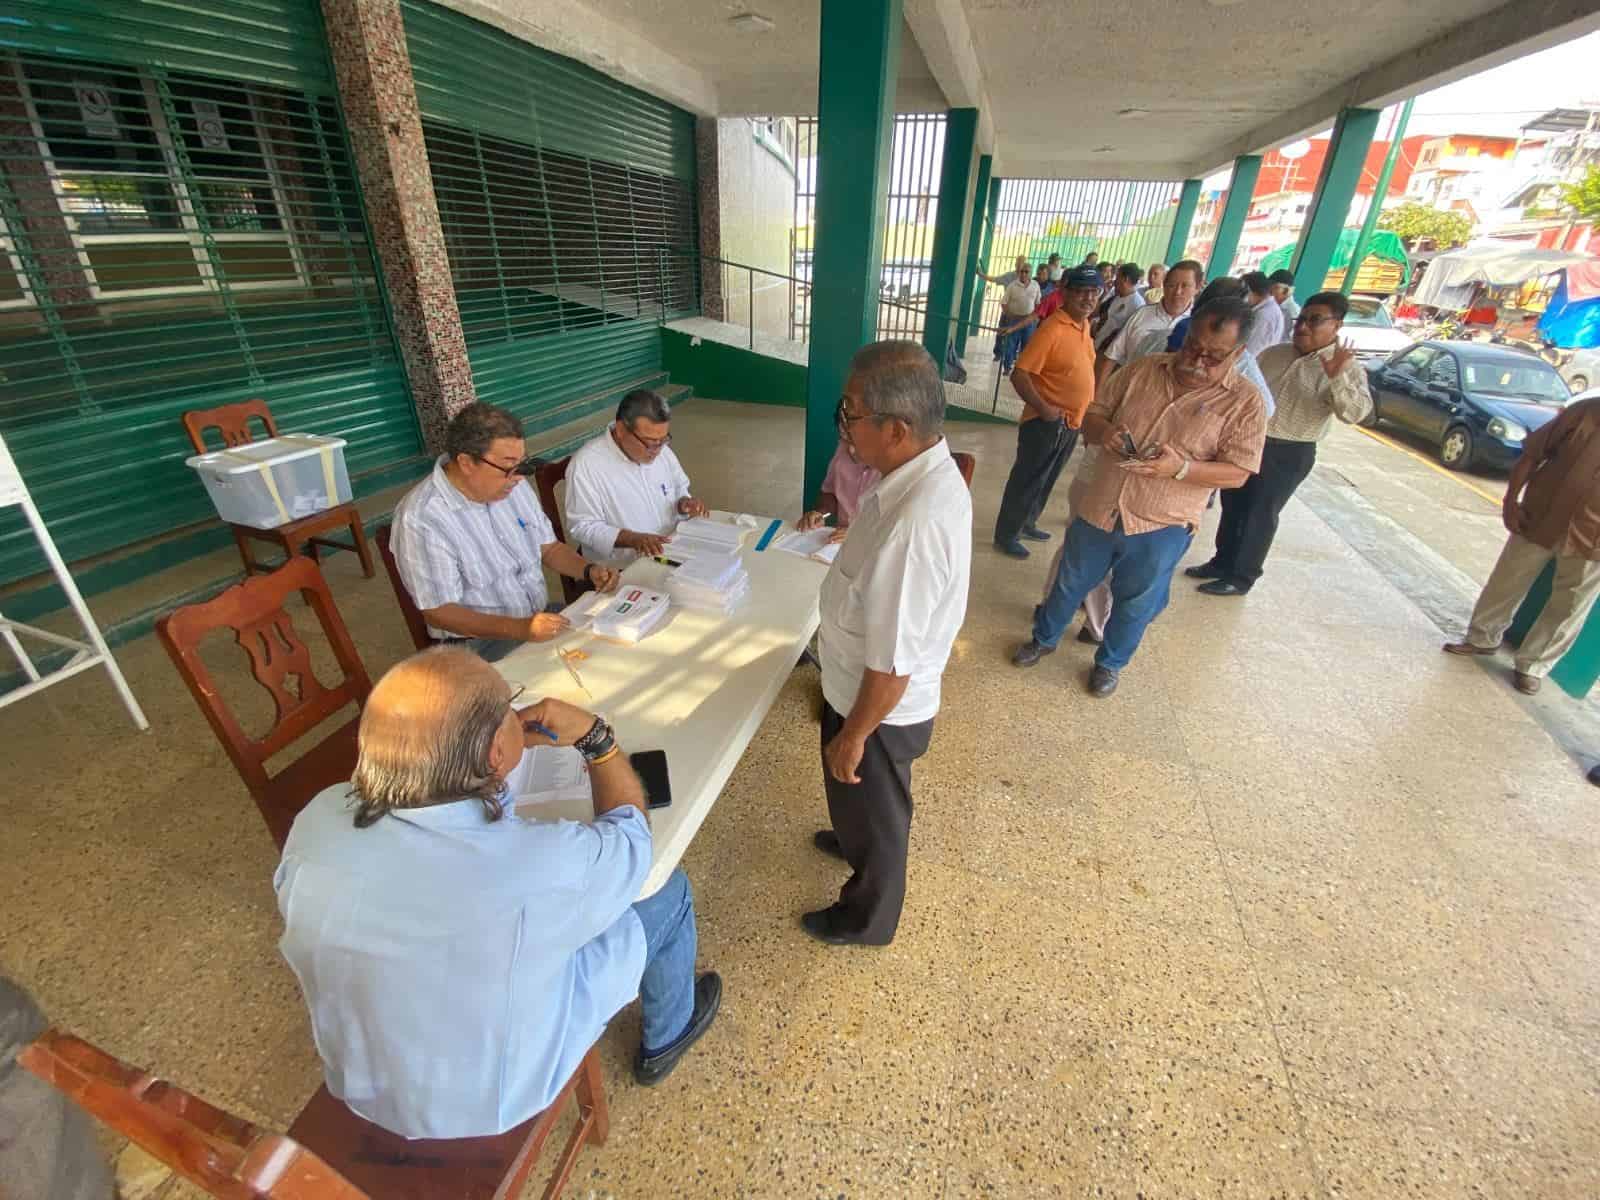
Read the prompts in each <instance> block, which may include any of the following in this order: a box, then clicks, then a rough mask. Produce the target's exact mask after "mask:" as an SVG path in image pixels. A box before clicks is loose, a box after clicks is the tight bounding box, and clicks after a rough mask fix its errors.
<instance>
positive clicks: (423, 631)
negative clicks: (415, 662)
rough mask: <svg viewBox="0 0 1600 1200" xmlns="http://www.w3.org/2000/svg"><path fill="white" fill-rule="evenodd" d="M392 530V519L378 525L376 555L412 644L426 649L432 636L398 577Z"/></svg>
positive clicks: (432, 640) (414, 602)
mask: <svg viewBox="0 0 1600 1200" xmlns="http://www.w3.org/2000/svg"><path fill="white" fill-rule="evenodd" d="M393 532H394V523H393V522H392V521H391V522H389V523H388V524H385V525H380V526H379V527H378V533H377V542H378V557H379V558H381V559H382V560H383V569H384V570H385V571H386V572H388V575H389V586H390V587H392V588H393V589H394V598H395V601H396V603H398V604H399V605H400V615H401V616H402V617H404V618H405V622H406V629H407V630H408V631H409V632H410V634H411V642H412V644H413V645H414V646H416V648H417V649H418V650H426V649H427V648H428V647H429V646H431V645H433V644H434V636H433V634H431V633H429V632H428V623H427V622H426V621H425V620H423V619H422V610H421V609H419V608H418V607H417V602H416V601H415V600H413V599H412V598H411V593H410V591H408V590H407V589H406V581H405V580H404V579H401V578H400V564H399V563H398V562H396V561H395V557H394V549H393V548H392V547H391V546H390V545H389V538H390V535H391V534H392V533H393Z"/></svg>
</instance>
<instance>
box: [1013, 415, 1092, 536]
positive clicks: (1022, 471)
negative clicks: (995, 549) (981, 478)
mask: <svg viewBox="0 0 1600 1200" xmlns="http://www.w3.org/2000/svg"><path fill="white" fill-rule="evenodd" d="M1077 444H1078V431H1077V430H1076V429H1068V428H1067V424H1066V422H1065V421H1046V420H1043V419H1040V418H1035V419H1034V420H1032V421H1024V422H1022V424H1020V425H1018V426H1017V461H1016V462H1014V463H1012V464H1011V474H1010V475H1009V476H1008V477H1007V478H1006V490H1005V492H1004V494H1003V495H1002V496H1001V497H1000V513H999V515H998V516H997V517H995V520H994V540H995V541H997V542H999V543H1001V544H1002V545H1004V544H1006V543H1007V542H1012V541H1015V540H1016V538H1017V535H1018V534H1019V533H1021V532H1022V531H1023V530H1024V529H1027V528H1029V527H1031V526H1032V525H1034V524H1036V523H1037V522H1038V520H1039V514H1040V513H1042V512H1043V511H1044V506H1045V505H1046V504H1048V503H1050V491H1051V489H1052V488H1054V487H1055V486H1056V480H1057V479H1058V478H1059V477H1060V475H1061V468H1062V467H1064V466H1066V463H1067V458H1068V457H1069V456H1070V455H1071V454H1072V448H1073V447H1074V446H1076V445H1077Z"/></svg>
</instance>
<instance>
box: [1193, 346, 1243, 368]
mask: <svg viewBox="0 0 1600 1200" xmlns="http://www.w3.org/2000/svg"><path fill="white" fill-rule="evenodd" d="M1183 353H1185V354H1187V355H1188V356H1189V357H1190V358H1192V359H1194V360H1195V361H1196V362H1199V363H1204V364H1205V365H1206V366H1208V367H1220V366H1221V365H1222V364H1223V363H1224V362H1226V361H1227V360H1228V355H1230V354H1232V353H1233V351H1232V350H1224V351H1223V352H1221V353H1220V354H1219V353H1216V352H1213V351H1211V350H1206V349H1203V348H1202V347H1200V346H1191V345H1189V344H1188V343H1187V342H1185V343H1184V346H1183Z"/></svg>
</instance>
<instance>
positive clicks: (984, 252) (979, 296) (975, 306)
mask: <svg viewBox="0 0 1600 1200" xmlns="http://www.w3.org/2000/svg"><path fill="white" fill-rule="evenodd" d="M999 219H1000V180H999V179H998V178H992V179H990V180H989V202H988V205H987V211H986V213H985V215H984V219H983V238H982V241H983V248H982V249H981V250H979V251H978V262H977V265H978V266H979V267H981V268H983V269H984V270H988V267H989V255H990V253H991V252H992V251H993V249H994V225H995V222H996V221H997V220H999ZM973 235H974V237H976V236H977V230H974V231H973ZM982 320H983V284H982V283H980V282H978V279H977V277H976V276H974V277H973V280H972V308H971V310H970V311H968V313H967V329H968V330H969V331H972V332H976V330H977V327H978V324H979V322H981V321H982Z"/></svg>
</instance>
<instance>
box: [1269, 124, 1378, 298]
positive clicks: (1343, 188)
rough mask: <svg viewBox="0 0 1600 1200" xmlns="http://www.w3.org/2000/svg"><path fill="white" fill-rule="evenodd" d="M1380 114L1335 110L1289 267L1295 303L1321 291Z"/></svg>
mask: <svg viewBox="0 0 1600 1200" xmlns="http://www.w3.org/2000/svg"><path fill="white" fill-rule="evenodd" d="M1381 115H1382V113H1381V110H1379V109H1376V108H1346V109H1341V110H1340V112H1339V119H1338V120H1337V121H1335V122H1334V123H1333V137H1332V139H1331V140H1330V141H1329V142H1328V153H1327V156H1326V157H1325V158H1324V159H1323V160H1322V174H1321V175H1319V176H1318V177H1317V188H1316V190H1315V191H1314V192H1312V193H1311V207H1310V208H1309V209H1308V210H1307V212H1306V223H1305V227H1304V228H1303V229H1301V231H1300V241H1299V244H1298V245H1296V246H1295V250H1294V262H1293V263H1292V264H1291V267H1290V269H1291V270H1293V271H1294V292H1295V298H1296V299H1297V300H1299V301H1300V302H1301V303H1302V304H1304V303H1305V302H1306V300H1307V299H1309V298H1310V297H1312V296H1314V295H1316V294H1317V293H1318V292H1320V291H1321V290H1322V283H1323V280H1324V279H1326V278H1327V275H1328V266H1329V264H1331V263H1332V262H1333V252H1334V250H1336V249H1337V248H1338V245H1339V234H1340V233H1342V232H1343V231H1344V222H1345V218H1346V217H1347V216H1349V214H1350V201H1351V200H1353V199H1354V198H1355V194H1356V185H1357V184H1358V183H1360V182H1361V172H1362V170H1363V169H1364V168H1365V167H1366V164H1367V151H1368V150H1369V149H1371V147H1372V135H1373V134H1374V133H1375V132H1377V129H1378V118H1379V116H1381ZM1358 265H1359V264H1356V263H1352V264H1351V266H1350V269H1351V270H1352V271H1354V270H1355V269H1356V268H1357V266H1358Z"/></svg>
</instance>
